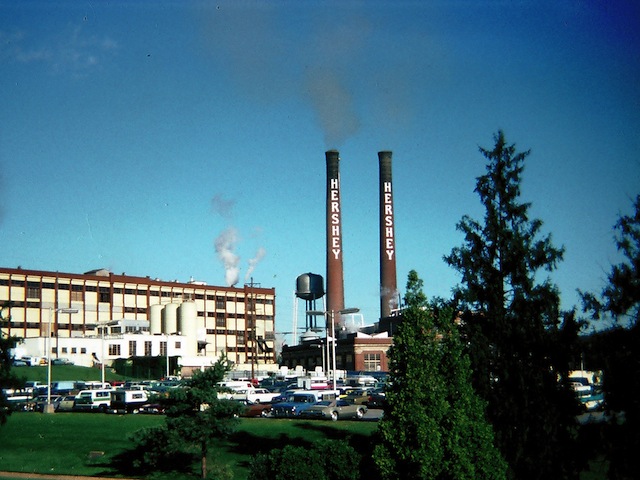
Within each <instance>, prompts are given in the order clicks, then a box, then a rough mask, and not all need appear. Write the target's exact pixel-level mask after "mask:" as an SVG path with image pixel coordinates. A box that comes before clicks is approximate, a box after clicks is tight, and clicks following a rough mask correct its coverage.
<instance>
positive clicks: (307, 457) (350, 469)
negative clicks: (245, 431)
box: [248, 440, 360, 480]
mask: <svg viewBox="0 0 640 480" xmlns="http://www.w3.org/2000/svg"><path fill="white" fill-rule="evenodd" d="M359 463H360V455H359V454H358V453H357V452H356V451H355V450H354V449H353V447H351V446H350V445H349V444H348V443H347V442H345V441H336V440H326V441H322V442H318V443H317V444H315V445H314V447H313V449H312V450H308V449H306V448H304V447H297V446H293V445H287V446H286V447H284V448H282V449H274V450H272V451H271V452H269V453H268V454H259V455H256V456H255V457H253V459H252V460H251V464H250V470H251V473H250V474H249V477H248V478H249V479H250V480H273V479H276V480H300V479H301V478H302V479H304V478H309V479H314V480H357V479H358V478H360V473H359V471H358V465H359Z"/></svg>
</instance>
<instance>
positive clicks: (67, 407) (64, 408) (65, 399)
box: [56, 395, 76, 412]
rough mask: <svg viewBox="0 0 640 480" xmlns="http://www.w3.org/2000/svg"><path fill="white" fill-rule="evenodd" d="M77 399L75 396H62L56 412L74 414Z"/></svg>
mask: <svg viewBox="0 0 640 480" xmlns="http://www.w3.org/2000/svg"><path fill="white" fill-rule="evenodd" d="M75 399H76V396H75V395H64V396H62V398H60V401H59V402H58V406H57V407H56V412H72V411H73V405H74V403H75Z"/></svg>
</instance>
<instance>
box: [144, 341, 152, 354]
mask: <svg viewBox="0 0 640 480" xmlns="http://www.w3.org/2000/svg"><path fill="white" fill-rule="evenodd" d="M144 356H145V357H150V356H151V342H149V341H146V342H144Z"/></svg>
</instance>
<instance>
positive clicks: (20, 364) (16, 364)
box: [13, 358, 27, 367]
mask: <svg viewBox="0 0 640 480" xmlns="http://www.w3.org/2000/svg"><path fill="white" fill-rule="evenodd" d="M13 366H14V367H26V366H27V362H25V361H24V360H21V359H19V358H14V359H13Z"/></svg>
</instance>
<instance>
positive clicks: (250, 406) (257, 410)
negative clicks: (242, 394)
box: [233, 400, 271, 417]
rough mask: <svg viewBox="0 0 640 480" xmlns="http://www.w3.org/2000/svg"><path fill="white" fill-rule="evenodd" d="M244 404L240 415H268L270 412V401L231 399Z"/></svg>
mask: <svg viewBox="0 0 640 480" xmlns="http://www.w3.org/2000/svg"><path fill="white" fill-rule="evenodd" d="M233 401H234V402H238V403H240V404H241V405H243V406H244V411H243V412H242V413H241V414H240V416H241V417H268V416H269V415H270V414H271V404H270V403H252V402H249V401H247V400H233Z"/></svg>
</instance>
